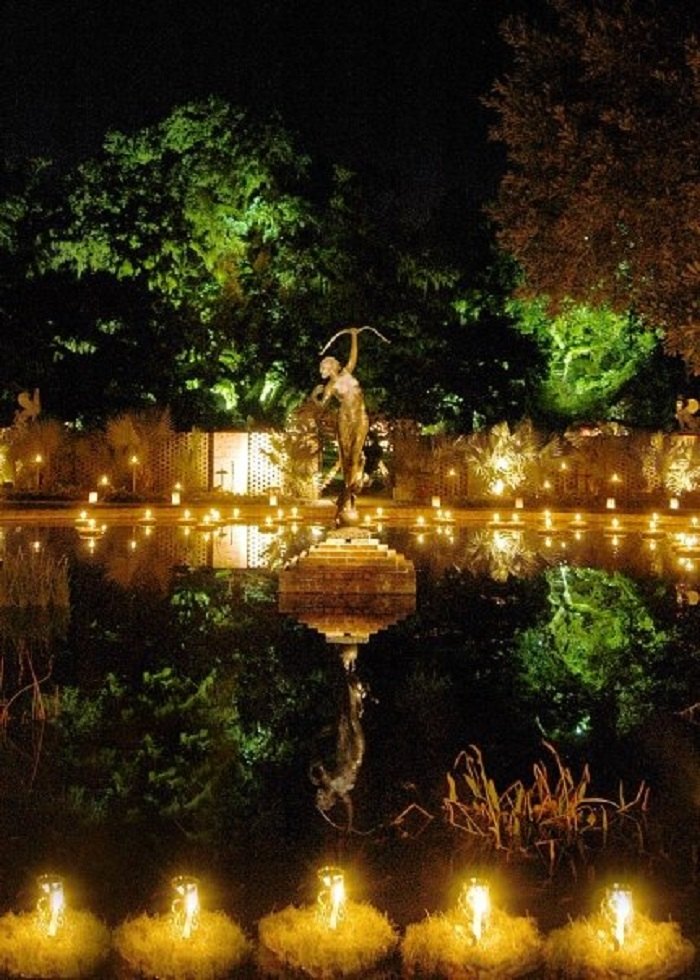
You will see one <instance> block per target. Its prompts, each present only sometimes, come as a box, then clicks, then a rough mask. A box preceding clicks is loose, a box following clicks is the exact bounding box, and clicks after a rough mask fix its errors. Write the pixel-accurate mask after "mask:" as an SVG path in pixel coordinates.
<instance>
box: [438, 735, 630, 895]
mask: <svg viewBox="0 0 700 980" xmlns="http://www.w3.org/2000/svg"><path fill="white" fill-rule="evenodd" d="M544 745H545V747H546V748H547V749H548V750H549V751H550V752H551V754H552V756H553V759H554V763H555V768H556V778H555V779H552V778H551V777H550V774H549V772H548V769H547V766H546V765H545V763H543V762H538V763H536V764H535V765H534V767H533V772H534V780H533V783H532V785H531V786H526V785H525V784H524V783H523V782H522V781H521V780H517V781H516V782H514V783H513V784H512V785H510V786H508V787H507V788H506V789H505V790H503V791H501V792H499V791H498V790H497V788H496V786H495V783H494V781H493V780H492V779H491V778H490V777H489V776H488V774H487V772H486V767H485V764H484V761H483V757H482V754H481V752H480V751H479V749H478V748H477V747H476V746H473V745H472V746H471V747H470V750H469V751H465V752H461V753H460V755H459V756H458V757H457V760H456V762H455V770H456V771H457V775H456V776H453V775H451V774H450V773H448V774H447V784H448V795H447V797H446V798H445V799H444V801H443V805H444V808H445V812H446V814H447V819H448V821H449V823H450V825H451V826H452V827H454V828H455V829H457V830H460V831H462V832H464V833H467V834H469V835H470V836H471V837H473V838H474V839H475V840H477V841H478V842H480V843H481V844H483V845H484V846H485V847H488V848H489V849H494V850H497V851H503V852H506V853H507V854H508V855H509V856H511V857H517V856H521V857H533V856H537V857H539V858H540V859H541V860H542V861H543V862H544V865H545V867H546V868H547V872H548V874H549V877H550V878H551V877H553V876H554V873H555V871H556V870H557V869H558V868H559V867H560V866H561V865H562V863H565V864H566V865H568V867H569V870H570V871H571V872H572V874H573V875H574V876H576V874H577V871H578V867H579V865H581V864H586V863H587V862H588V860H589V858H590V856H591V854H593V853H596V852H597V851H599V850H601V849H603V848H605V847H607V846H608V845H609V844H610V843H611V840H613V839H614V841H615V842H616V843H621V844H622V845H623V846H625V847H629V846H630V842H631V843H632V845H633V846H635V847H636V848H637V850H638V851H640V852H641V851H642V850H643V847H644V833H645V819H646V810H647V803H648V789H647V787H646V786H645V784H644V783H641V784H640V786H639V789H638V791H637V794H636V795H635V796H634V797H633V798H632V799H631V800H627V799H626V798H625V795H624V789H623V787H622V785H620V787H619V799H617V800H609V799H605V798H603V797H598V796H592V795H590V794H589V786H590V772H589V769H588V766H584V768H583V771H582V773H581V775H580V777H579V778H578V779H576V778H575V777H574V776H573V774H572V772H571V770H570V769H569V768H568V767H567V766H565V765H564V764H563V762H562V760H561V758H560V757H559V755H558V753H557V751H556V749H555V748H554V747H553V746H552V745H550V744H549V743H548V742H545V743H544Z"/></svg>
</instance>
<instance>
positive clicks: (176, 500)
mask: <svg viewBox="0 0 700 980" xmlns="http://www.w3.org/2000/svg"><path fill="white" fill-rule="evenodd" d="M181 500H182V497H181V494H180V491H179V490H173V492H172V493H171V494H170V503H171V504H172V505H173V507H179V506H180V503H181Z"/></svg>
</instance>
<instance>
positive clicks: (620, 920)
mask: <svg viewBox="0 0 700 980" xmlns="http://www.w3.org/2000/svg"><path fill="white" fill-rule="evenodd" d="M603 911H604V912H605V914H606V916H607V917H608V919H609V920H610V922H611V924H612V930H613V939H614V942H615V948H616V949H620V948H621V947H622V946H624V944H625V938H626V935H627V933H628V931H629V927H630V922H631V921H632V892H631V891H630V890H629V888H625V887H624V886H623V885H618V884H614V885H613V886H612V887H611V888H609V889H608V890H607V892H606V893H605V899H604V902H603Z"/></svg>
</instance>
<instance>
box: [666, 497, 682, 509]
mask: <svg viewBox="0 0 700 980" xmlns="http://www.w3.org/2000/svg"><path fill="white" fill-rule="evenodd" d="M679 508H680V501H679V499H678V497H671V499H670V500H669V502H668V509H669V510H678V509H679Z"/></svg>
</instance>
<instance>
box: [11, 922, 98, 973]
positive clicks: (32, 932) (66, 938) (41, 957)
mask: <svg viewBox="0 0 700 980" xmlns="http://www.w3.org/2000/svg"><path fill="white" fill-rule="evenodd" d="M109 950H110V934H109V929H108V928H107V927H106V926H105V925H104V923H102V922H100V920H99V919H97V918H96V917H95V916H94V915H93V914H92V913H91V912H86V911H82V910H79V909H71V910H70V912H68V913H67V914H66V916H65V921H64V922H63V924H62V925H61V928H60V929H59V930H58V931H57V933H56V935H55V936H51V935H48V934H47V932H46V931H45V930H43V929H41V928H40V927H39V925H38V922H37V916H36V914H35V913H30V912H22V913H19V914H16V913H14V912H8V913H6V914H5V915H3V916H2V918H0V973H2V975H3V976H5V975H9V976H22V977H87V976H94V975H95V972H96V970H97V968H98V967H99V966H100V964H101V963H102V962H104V960H106V958H107V956H108V954H109Z"/></svg>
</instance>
